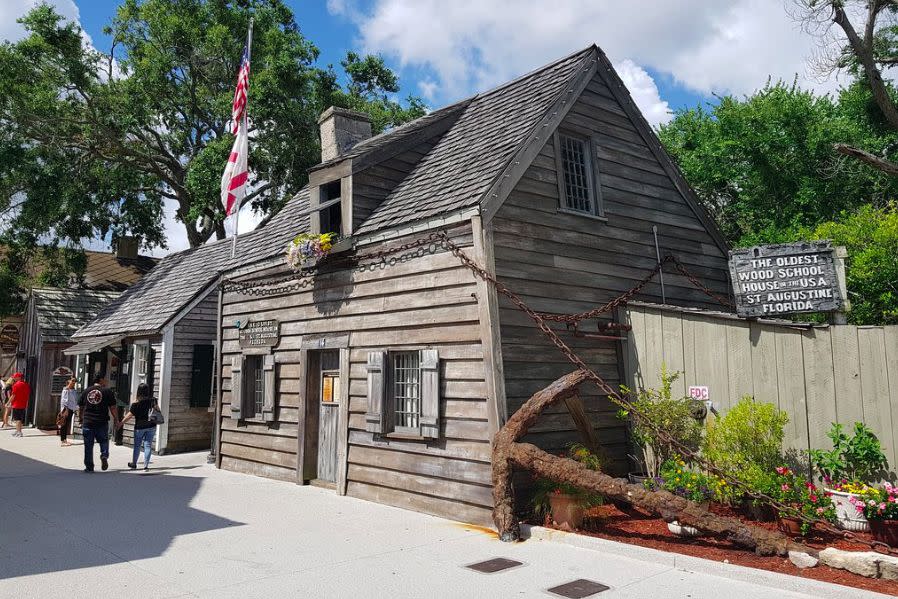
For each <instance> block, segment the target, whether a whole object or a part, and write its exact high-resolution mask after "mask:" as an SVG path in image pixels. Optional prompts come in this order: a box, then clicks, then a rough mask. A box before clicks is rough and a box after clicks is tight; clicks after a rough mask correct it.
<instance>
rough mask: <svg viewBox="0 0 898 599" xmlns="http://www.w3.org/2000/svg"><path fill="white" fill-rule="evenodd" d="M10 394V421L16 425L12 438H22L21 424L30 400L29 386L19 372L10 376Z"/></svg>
mask: <svg viewBox="0 0 898 599" xmlns="http://www.w3.org/2000/svg"><path fill="white" fill-rule="evenodd" d="M12 378H13V381H15V382H14V383H13V385H12V393H10V396H9V404H10V407H11V408H12V420H13V422H15V424H16V432H14V433H13V434H12V436H13V437H21V436H22V424H23V423H24V422H25V410H27V409H28V400H30V399H31V385H29V384H28V383H26V382H25V377H24V376H23V375H22V373H21V372H17V373H15V374H14V375H12Z"/></svg>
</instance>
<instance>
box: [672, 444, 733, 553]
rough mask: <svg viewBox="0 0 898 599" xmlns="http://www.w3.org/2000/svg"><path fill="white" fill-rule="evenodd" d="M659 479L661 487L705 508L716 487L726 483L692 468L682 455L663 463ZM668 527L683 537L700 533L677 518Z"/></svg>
mask: <svg viewBox="0 0 898 599" xmlns="http://www.w3.org/2000/svg"><path fill="white" fill-rule="evenodd" d="M659 481H660V484H659V486H660V487H661V488H663V489H665V490H667V491H670V492H671V493H673V494H674V495H679V496H680V497H685V498H686V499H688V500H689V501H694V502H695V503H698V504H701V505H702V506H703V507H705V508H707V507H708V505H709V504H710V502H711V498H712V497H713V496H714V489H715V487H717V486H719V485H721V484H726V483H724V481H721V480H719V479H717V478H715V477H709V476H706V475H704V474H702V473H700V472H694V471H692V470H690V469H689V467H688V466H687V464H686V462H685V461H684V460H683V459H681V458H680V456H674V457H673V458H672V459H670V460H667V461H666V462H664V463H663V464H662V465H661V469H660V477H659ZM667 529H668V530H669V531H670V532H672V533H673V534H675V535H678V536H681V537H694V536H696V535H698V534H699V530H698V529H697V528H695V527H693V526H687V525H685V524H680V523H679V522H678V521H677V520H674V521H672V522H668V523H667Z"/></svg>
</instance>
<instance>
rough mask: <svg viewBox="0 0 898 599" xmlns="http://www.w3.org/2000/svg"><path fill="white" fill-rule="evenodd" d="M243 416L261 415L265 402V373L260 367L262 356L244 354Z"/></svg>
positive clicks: (253, 416)
mask: <svg viewBox="0 0 898 599" xmlns="http://www.w3.org/2000/svg"><path fill="white" fill-rule="evenodd" d="M243 380H244V385H245V387H244V397H243V402H244V406H245V412H244V414H243V417H244V418H255V417H257V416H261V415H262V407H263V405H264V403H265V374H264V371H263V369H262V356H246V359H245V360H244V363H243Z"/></svg>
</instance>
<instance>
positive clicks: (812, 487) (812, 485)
mask: <svg viewBox="0 0 898 599" xmlns="http://www.w3.org/2000/svg"><path fill="white" fill-rule="evenodd" d="M804 486H805V487H807V488H808V489H814V488H815V487H814V483H812V482H811V481H809V480H807V481H805V483H804Z"/></svg>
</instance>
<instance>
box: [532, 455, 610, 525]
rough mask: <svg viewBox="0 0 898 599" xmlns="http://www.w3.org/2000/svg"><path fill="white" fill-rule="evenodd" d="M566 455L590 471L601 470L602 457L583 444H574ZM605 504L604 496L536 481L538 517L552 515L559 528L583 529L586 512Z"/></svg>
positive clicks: (558, 484)
mask: <svg viewBox="0 0 898 599" xmlns="http://www.w3.org/2000/svg"><path fill="white" fill-rule="evenodd" d="M566 455H567V457H568V458H570V459H572V460H575V461H577V462H580V463H581V464H583V465H585V466H586V467H587V468H589V469H590V470H601V467H602V459H601V457H600V456H598V455H596V454H595V453H594V452H592V451H590V450H589V449H588V448H587V447H585V446H583V445H581V444H579V443H574V444H572V445H571V446H570V447H569V448H568V451H567V454H566ZM602 503H603V498H602V496H601V495H597V494H595V493H590V492H588V491H585V490H583V489H581V488H579V487H576V486H574V485H571V484H569V483H560V482H556V481H553V480H550V479H545V478H542V479H539V480H538V481H537V482H536V492H535V493H534V496H533V507H534V511H535V512H536V514H537V515H538V516H540V517H543V518H545V517H546V516H547V515H548V516H550V517H551V521H552V522H553V523H554V524H555V525H556V526H558V527H561V528H569V529H571V530H573V529H576V528H579V527H580V525H581V524H582V523H583V518H584V515H585V514H586V510H588V509H589V508H591V507H595V506H597V505H602Z"/></svg>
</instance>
